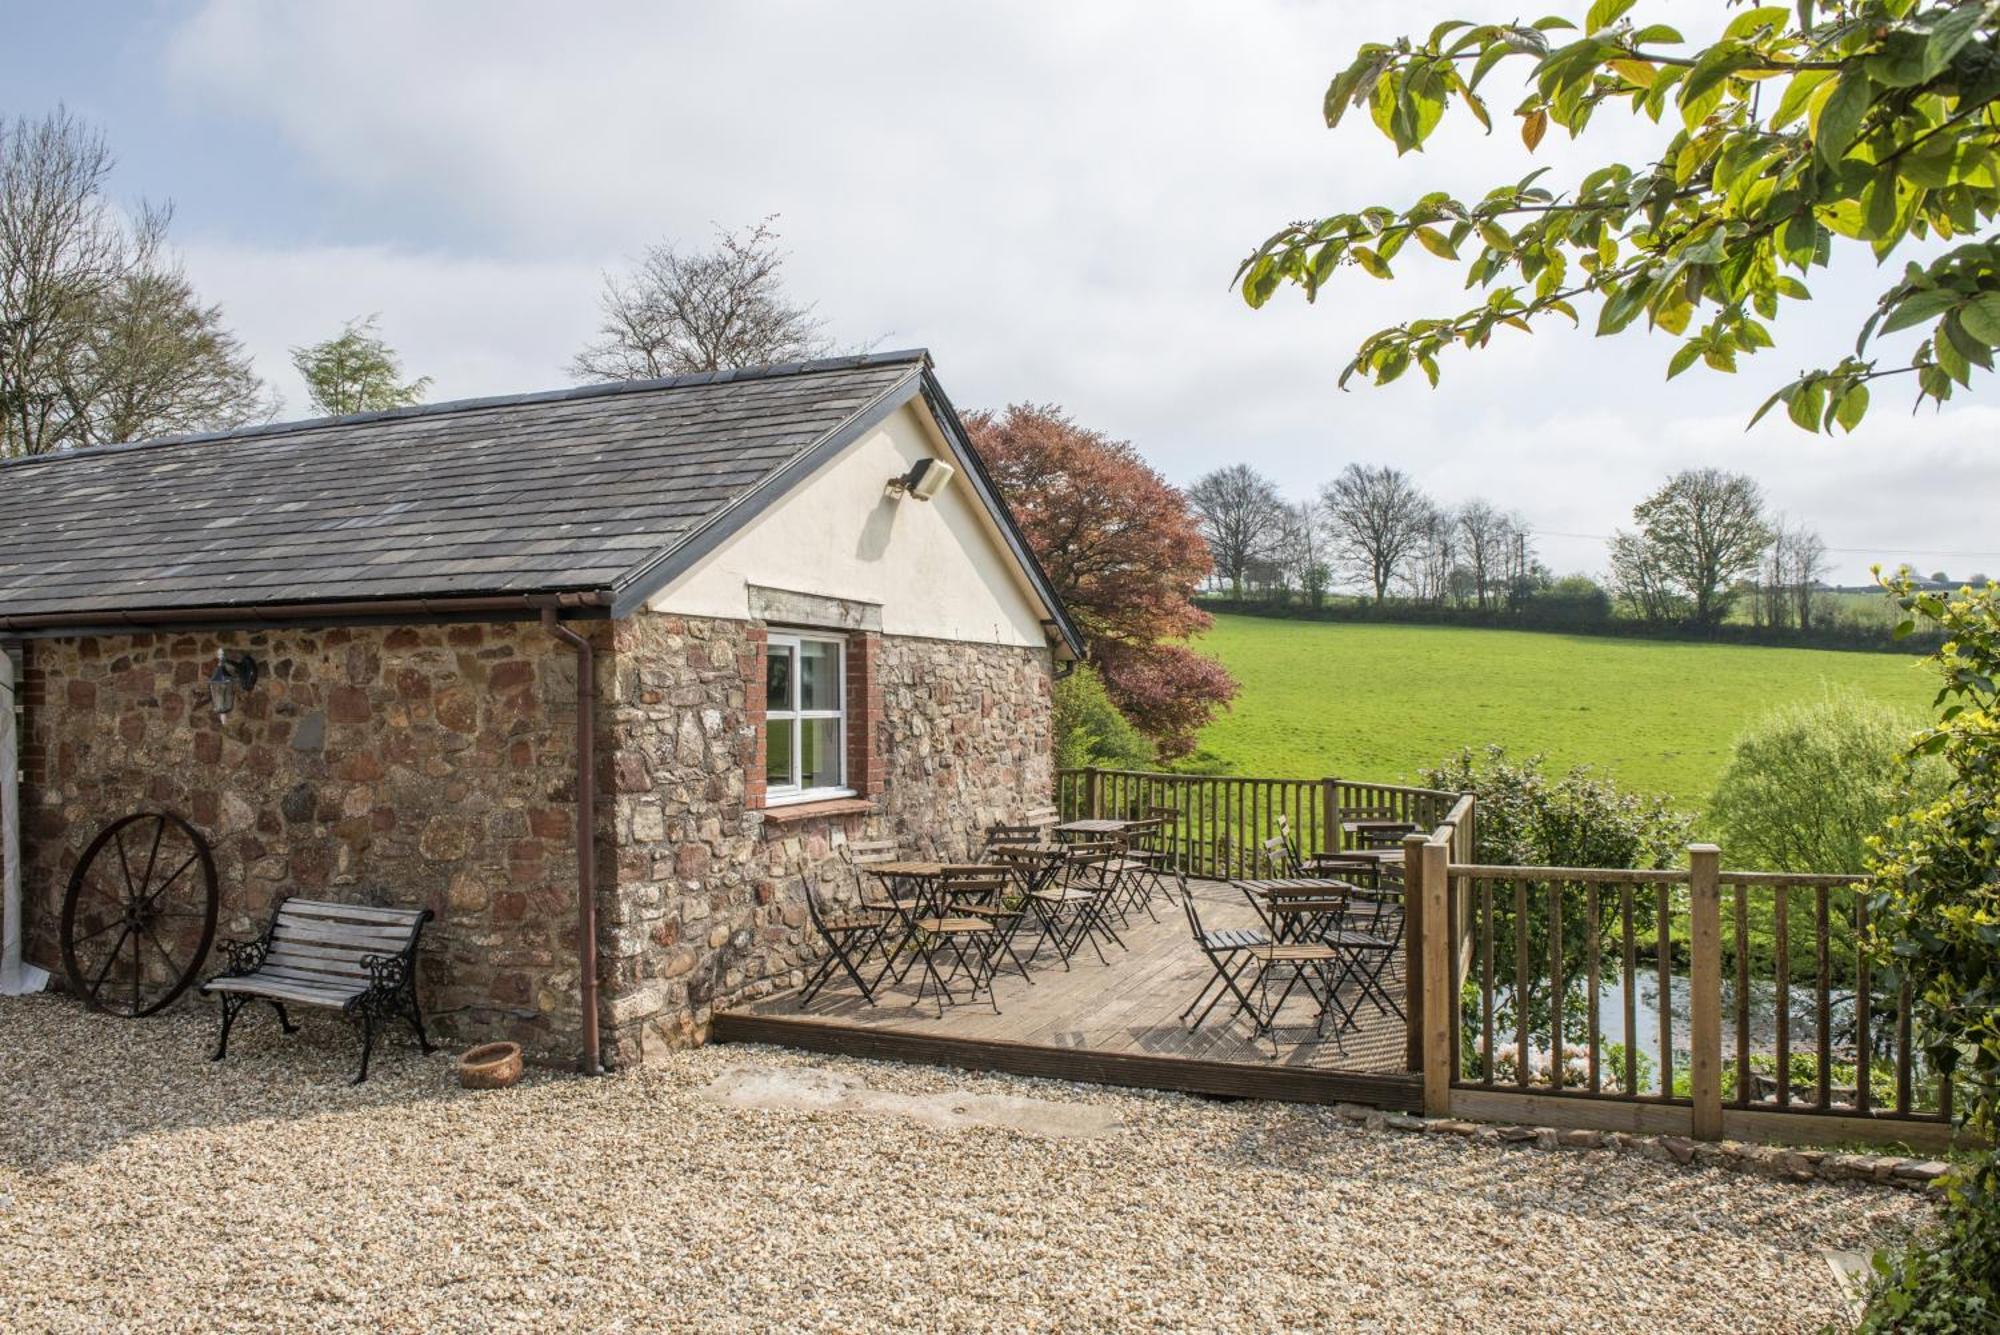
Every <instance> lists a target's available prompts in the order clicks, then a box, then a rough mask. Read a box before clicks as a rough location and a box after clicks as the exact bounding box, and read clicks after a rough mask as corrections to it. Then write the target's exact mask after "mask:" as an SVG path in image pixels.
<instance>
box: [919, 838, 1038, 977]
mask: <svg viewBox="0 0 2000 1335" xmlns="http://www.w3.org/2000/svg"><path fill="white" fill-rule="evenodd" d="M938 898H939V901H940V902H942V903H946V904H949V905H950V906H951V909H950V911H951V912H952V913H954V914H957V915H959V916H961V917H967V918H981V919H984V920H985V921H986V922H988V923H991V924H992V926H993V933H994V935H993V939H992V941H991V942H989V943H988V949H989V953H990V954H991V956H992V958H991V960H990V961H989V962H988V964H987V979H988V982H989V985H990V983H991V980H992V979H993V978H994V977H996V976H997V975H998V974H999V971H1000V961H1001V959H1002V957H1005V958H1006V959H1010V960H1012V961H1014V967H1015V968H1016V969H1018V970H1019V971H1020V974H1021V977H1023V978H1027V979H1028V982H1029V983H1033V982H1034V981H1035V980H1034V979H1033V978H1029V977H1028V966H1027V965H1026V964H1024V963H1023V962H1022V960H1021V957H1020V955H1019V954H1017V953H1015V950H1014V933H1015V931H1016V930H1018V929H1019V927H1020V925H1021V918H1022V915H1023V914H1025V913H1026V912H1027V907H1026V905H1025V904H1024V903H1023V901H1022V898H1021V896H1020V895H1018V894H1016V893H1014V878H1013V876H1012V875H1010V874H1009V873H1008V871H1007V869H1006V868H1005V867H992V868H980V869H977V870H974V869H973V868H970V867H956V868H951V869H949V870H947V871H946V872H945V873H944V875H943V876H942V877H941V878H940V879H939V882H938Z"/></svg>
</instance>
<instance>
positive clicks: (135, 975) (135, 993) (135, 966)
mask: <svg viewBox="0 0 2000 1335" xmlns="http://www.w3.org/2000/svg"><path fill="white" fill-rule="evenodd" d="M132 1013H133V1014H134V1015H137V1014H138V1013H139V934H138V933H137V932H134V933H133V934H132Z"/></svg>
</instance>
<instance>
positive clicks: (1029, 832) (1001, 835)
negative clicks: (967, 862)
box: [983, 825, 1043, 862]
mask: <svg viewBox="0 0 2000 1335" xmlns="http://www.w3.org/2000/svg"><path fill="white" fill-rule="evenodd" d="M1042 833H1043V831H1042V827H1041V826H1039V825H989V826H987V827H986V845H985V850H984V854H983V857H984V860H985V861H988V862H991V861H992V860H993V850H994V849H996V848H1034V847H1036V846H1037V845H1039V844H1040V843H1041V842H1042Z"/></svg>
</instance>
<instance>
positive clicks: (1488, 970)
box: [1479, 879, 1493, 1086]
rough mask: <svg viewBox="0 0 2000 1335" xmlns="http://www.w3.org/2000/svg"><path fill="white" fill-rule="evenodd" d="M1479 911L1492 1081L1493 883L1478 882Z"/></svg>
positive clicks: (1484, 1036) (1483, 1001) (1481, 985)
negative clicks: (1481, 921) (1482, 925)
mask: <svg viewBox="0 0 2000 1335" xmlns="http://www.w3.org/2000/svg"><path fill="white" fill-rule="evenodd" d="M1479 911H1480V915H1481V918H1482V920H1483V921H1484V923H1485V928H1484V930H1483V931H1482V932H1481V933H1480V937H1479V996H1480V1005H1481V1007H1482V1010H1483V1019H1484V1024H1483V1025H1482V1034H1481V1036H1482V1039H1483V1041H1484V1043H1485V1047H1484V1049H1483V1051H1484V1053H1485V1059H1486V1083H1487V1085H1489V1086H1491V1085H1492V1083H1493V883H1492V882H1491V881H1487V880H1483V879H1482V880H1481V881H1480V882H1479Z"/></svg>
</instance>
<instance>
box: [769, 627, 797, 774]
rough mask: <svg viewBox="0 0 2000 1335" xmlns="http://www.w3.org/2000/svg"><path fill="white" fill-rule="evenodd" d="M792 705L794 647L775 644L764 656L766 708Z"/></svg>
mask: <svg viewBox="0 0 2000 1335" xmlns="http://www.w3.org/2000/svg"><path fill="white" fill-rule="evenodd" d="M791 707H792V647H791V646H790V645H788V644H774V645H772V646H771V648H770V652H769V653H767V654H766V655H765V656H764V708H766V709H790V708H791ZM786 763H787V764H789V763H790V762H789V761H787V762H786Z"/></svg>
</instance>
